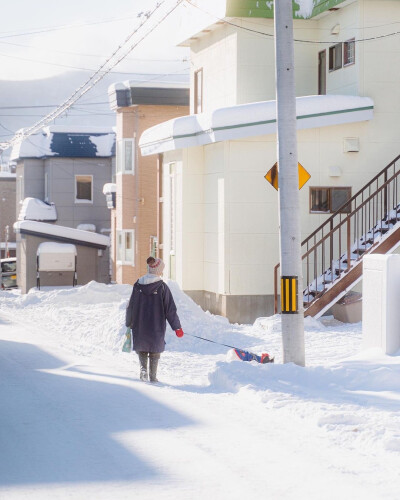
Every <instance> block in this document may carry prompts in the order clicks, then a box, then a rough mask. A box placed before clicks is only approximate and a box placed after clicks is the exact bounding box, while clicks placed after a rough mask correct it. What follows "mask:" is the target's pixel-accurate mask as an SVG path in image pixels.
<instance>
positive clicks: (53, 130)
mask: <svg viewBox="0 0 400 500" xmlns="http://www.w3.org/2000/svg"><path fill="white" fill-rule="evenodd" d="M114 155H115V132H114V131H113V129H112V128H110V127H84V126H73V125H72V126H69V127H66V126H58V125H53V126H50V127H45V128H43V129H42V130H41V131H40V132H39V133H37V134H33V135H31V136H30V137H27V138H26V139H23V140H22V141H20V142H19V143H17V144H16V145H15V146H14V147H13V148H12V151H11V157H10V159H11V160H18V159H23V158H47V157H53V156H56V157H63V158H98V157H111V156H114Z"/></svg>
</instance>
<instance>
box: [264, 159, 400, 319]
mask: <svg viewBox="0 0 400 500" xmlns="http://www.w3.org/2000/svg"><path fill="white" fill-rule="evenodd" d="M399 175H400V155H399V156H397V158H395V159H394V160H393V161H392V162H391V163H389V165H387V166H386V167H385V168H384V169H383V170H382V171H381V172H379V173H378V174H377V175H376V176H375V177H374V178H373V179H372V180H371V181H369V182H368V183H367V184H366V185H365V186H364V187H363V188H361V189H360V190H359V191H358V192H357V193H356V194H355V195H354V196H352V197H351V198H350V199H349V200H348V201H347V202H346V203H344V204H343V205H342V206H341V207H340V208H339V209H338V210H337V211H336V212H335V213H334V214H332V215H331V216H330V217H329V218H328V219H327V220H326V221H325V222H324V223H323V224H321V225H320V226H319V227H318V228H317V229H316V230H315V231H313V232H312V233H311V234H310V236H308V237H307V238H306V239H305V240H304V241H303V242H302V253H303V256H302V262H303V277H304V281H305V283H307V286H306V288H305V289H304V292H303V298H304V307H308V306H309V305H311V304H312V303H313V302H314V301H315V300H316V299H318V298H319V297H321V296H322V295H323V294H324V293H325V291H326V290H327V288H330V287H331V286H332V284H333V283H334V282H335V281H336V280H338V279H339V278H340V277H341V276H342V274H343V272H348V271H349V270H350V268H351V266H352V263H354V262H356V261H358V260H360V259H361V258H362V256H363V255H364V254H365V253H368V252H369V251H370V250H371V249H372V247H373V246H374V245H375V244H376V242H377V240H378V239H381V237H382V235H383V234H385V233H386V232H387V231H389V229H390V227H392V225H393V224H394V223H395V222H397V220H398V218H399V219H400V208H399V207H398V206H399V203H400V196H399V187H400V186H399V181H398V178H399ZM397 214H399V215H398V216H397ZM279 267H280V264H277V265H276V266H275V268H274V295H275V313H277V312H278V271H279Z"/></svg>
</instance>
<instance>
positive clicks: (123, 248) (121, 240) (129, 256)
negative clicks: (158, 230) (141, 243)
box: [117, 230, 135, 266]
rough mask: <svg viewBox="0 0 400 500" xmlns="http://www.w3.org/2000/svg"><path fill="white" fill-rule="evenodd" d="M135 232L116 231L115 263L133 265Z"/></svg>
mask: <svg viewBox="0 0 400 500" xmlns="http://www.w3.org/2000/svg"><path fill="white" fill-rule="evenodd" d="M134 248H135V231H133V230H122V231H117V261H118V262H120V263H121V264H130V265H132V266H134V265H135V253H134Z"/></svg>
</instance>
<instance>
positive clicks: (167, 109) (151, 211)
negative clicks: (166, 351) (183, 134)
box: [103, 82, 189, 283]
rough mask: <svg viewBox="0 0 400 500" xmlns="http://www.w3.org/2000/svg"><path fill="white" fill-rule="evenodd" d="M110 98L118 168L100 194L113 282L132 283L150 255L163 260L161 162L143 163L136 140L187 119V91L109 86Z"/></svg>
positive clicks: (156, 159)
mask: <svg viewBox="0 0 400 500" xmlns="http://www.w3.org/2000/svg"><path fill="white" fill-rule="evenodd" d="M109 96H110V104H111V109H113V110H115V111H116V118H117V166H116V176H115V183H113V184H107V185H106V186H104V189H103V192H104V194H106V196H107V199H108V204H109V208H111V221H112V222H111V229H112V236H111V242H112V243H111V261H112V268H113V280H115V281H116V282H117V283H134V282H135V281H136V280H137V279H138V278H139V277H140V276H141V275H143V274H145V273H146V271H147V267H146V259H147V257H148V256H149V255H150V254H152V255H157V256H160V257H164V255H163V244H162V241H161V231H160V228H161V223H162V221H161V215H160V214H161V211H160V205H161V204H162V201H163V200H162V193H161V188H160V179H161V177H160V166H161V163H160V158H159V157H158V156H152V157H143V156H142V155H141V153H140V149H139V148H138V140H139V137H140V136H141V134H142V133H143V131H144V130H146V129H147V128H149V127H151V126H153V125H155V124H158V123H161V122H163V121H165V120H169V119H172V118H176V117H179V116H183V115H186V114H187V113H188V111H189V89H188V88H187V86H185V85H182V86H180V87H177V86H176V85H168V84H165V85H160V84H154V86H144V87H137V86H135V85H134V84H132V85H131V84H130V83H129V82H125V83H120V84H115V85H112V86H111V87H110V89H109Z"/></svg>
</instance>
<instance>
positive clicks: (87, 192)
mask: <svg viewBox="0 0 400 500" xmlns="http://www.w3.org/2000/svg"><path fill="white" fill-rule="evenodd" d="M75 203H93V175H75Z"/></svg>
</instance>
